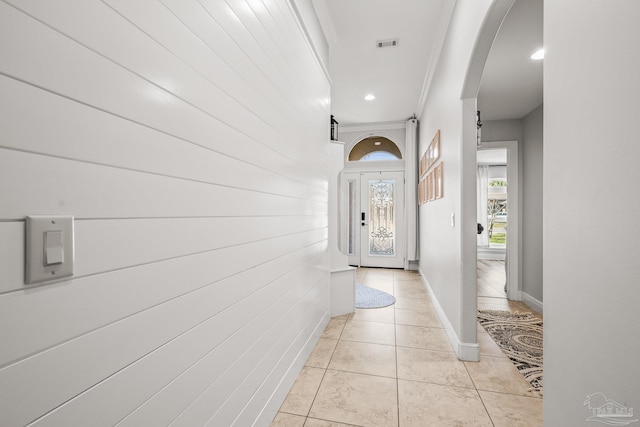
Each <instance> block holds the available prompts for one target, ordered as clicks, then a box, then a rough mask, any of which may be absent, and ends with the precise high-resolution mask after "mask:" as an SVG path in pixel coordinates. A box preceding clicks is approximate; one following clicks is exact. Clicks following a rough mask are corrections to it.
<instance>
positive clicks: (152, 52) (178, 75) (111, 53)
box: [9, 0, 297, 158]
mask: <svg viewBox="0 0 640 427" xmlns="http://www.w3.org/2000/svg"><path fill="white" fill-rule="evenodd" d="M9 1H10V2H11V0H9ZM66 2H67V3H68V4H69V5H70V6H72V7H73V8H74V10H75V12H76V13H77V15H75V14H74V15H70V14H69V13H66V11H65V10H64V9H62V8H60V7H59V5H54V4H52V3H37V2H34V3H24V2H15V1H14V2H12V3H13V4H14V5H15V6H16V7H19V8H20V9H21V10H24V11H25V12H27V13H29V14H30V15H31V16H34V17H36V18H38V19H42V18H45V19H47V24H48V25H50V26H51V27H53V28H54V29H56V30H57V31H59V32H60V33H62V34H65V35H66V36H67V37H69V38H71V39H72V40H81V41H82V44H83V45H85V46H87V47H88V48H89V49H91V50H93V51H95V52H97V53H98V54H100V55H102V56H104V57H106V58H109V59H110V60H111V61H113V62H114V63H116V64H118V65H120V66H122V67H124V68H125V69H127V70H129V71H130V72H132V73H134V74H136V75H137V76H140V77H142V78H144V79H145V80H147V81H149V82H151V83H152V84H154V85H156V86H158V87H160V88H162V89H163V90H165V91H167V92H168V93H170V94H172V95H173V96H175V97H177V98H179V99H181V100H183V101H185V102H187V103H188V104H190V105H192V106H194V107H195V108H198V109H199V110H201V111H203V112H205V113H206V114H208V115H210V116H211V117H215V118H216V119H218V120H220V121H222V122H223V123H225V124H226V125H228V126H229V127H231V128H233V129H237V130H241V131H242V132H243V133H245V134H246V135H247V136H248V137H250V138H252V139H253V140H254V141H260V142H261V143H262V144H264V145H266V146H267V147H269V148H271V149H273V150H275V151H276V152H278V153H280V154H282V155H284V156H286V157H293V158H297V156H295V155H293V154H297V153H296V151H297V149H296V145H295V144H294V143H293V141H292V140H291V139H289V138H288V136H287V135H285V134H283V133H282V130H281V129H282V128H280V129H278V128H276V127H275V126H272V125H270V124H269V123H268V121H266V119H265V118H263V117H261V114H260V111H255V112H254V111H252V110H251V109H249V108H247V107H246V106H244V105H242V104H241V103H240V102H238V100H236V99H235V98H234V97H233V96H232V94H229V93H228V92H226V91H224V90H223V89H222V87H220V86H218V85H217V84H215V83H212V82H211V81H210V80H209V79H207V78H205V77H204V76H203V75H202V74H200V73H198V72H197V71H196V70H194V69H193V68H192V67H191V66H189V64H187V63H185V62H183V61H181V60H179V59H178V58H177V57H176V56H175V55H174V54H173V53H171V52H170V51H168V50H167V49H165V48H164V47H163V46H162V45H160V44H159V43H157V41H155V40H154V39H152V38H150V37H149V36H148V35H147V34H145V33H143V32H141V31H140V30H139V29H138V28H137V27H135V26H134V25H132V24H131V23H130V22H129V21H127V20H125V19H123V17H122V16H120V15H118V14H117V13H115V12H114V11H113V10H112V9H111V8H109V7H108V6H107V5H105V4H104V3H102V2H100V1H95V0H80V1H78V0H75V1H74V0H67V1H66ZM76 16H82V17H83V19H77V17H76ZM131 46H135V49H131V48H130V47H131ZM140 53H143V54H140ZM159 70H162V71H161V72H159ZM175 82H181V84H180V85H176V84H175ZM231 89H232V88H231ZM292 155H293V156H292Z"/></svg>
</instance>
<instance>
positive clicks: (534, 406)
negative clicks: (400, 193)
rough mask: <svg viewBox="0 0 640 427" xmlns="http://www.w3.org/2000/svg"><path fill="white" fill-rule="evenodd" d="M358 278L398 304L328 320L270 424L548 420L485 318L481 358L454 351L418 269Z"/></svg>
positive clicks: (363, 273) (320, 426)
mask: <svg viewBox="0 0 640 427" xmlns="http://www.w3.org/2000/svg"><path fill="white" fill-rule="evenodd" d="M357 281H358V283H362V284H364V285H367V286H370V287H374V288H377V289H380V290H382V291H385V292H388V293H391V294H393V295H394V296H395V297H396V299H397V301H396V304H394V305H392V306H390V307H385V308H380V309H368V310H360V309H357V310H356V312H355V313H354V314H350V315H344V316H339V317H335V318H333V319H331V321H330V322H329V325H328V326H327V328H326V330H325V332H324V334H323V335H322V338H320V341H319V342H318V344H317V346H316V348H315V349H314V351H313V353H312V354H311V356H310V357H309V359H308V360H307V363H306V365H305V367H304V368H303V370H302V372H301V374H300V376H299V377H298V380H297V381H296V383H295V384H294V386H293V387H292V389H291V391H290V392H289V395H288V397H287V399H286V400H285V402H284V403H283V405H282V406H281V408H280V412H279V413H278V415H277V417H276V419H275V420H274V422H273V423H272V426H278V427H282V426H286V427H289V426H290V427H294V426H295V427H301V426H307V427H328V426H336V427H340V426H385V427H388V426H401V427H406V426H420V427H424V426H474V427H475V426H495V427H500V426H505V427H507V426H508V427H513V426H541V425H542V399H541V398H540V397H539V396H538V395H536V394H535V392H531V391H529V390H530V387H529V384H528V383H527V382H526V381H525V379H524V378H523V377H522V376H521V375H520V374H519V373H518V371H517V370H516V368H515V367H514V365H513V364H512V363H511V361H510V360H509V359H507V358H506V357H505V356H504V354H503V353H502V351H501V350H500V349H499V348H498V346H497V345H496V344H495V343H494V342H493V341H492V339H491V338H490V337H489V336H488V334H487V333H486V332H485V331H484V329H482V327H481V326H478V342H479V344H480V354H481V359H482V360H481V361H480V362H462V361H460V360H458V359H457V358H456V356H455V354H454V352H453V351H452V349H451V346H450V344H449V340H448V339H447V336H446V333H445V330H444V329H443V327H442V324H441V323H440V321H439V318H438V316H437V314H436V311H435V310H434V308H433V306H432V304H431V302H430V300H429V297H428V295H427V293H426V291H425V290H424V286H423V284H422V281H421V278H420V276H419V275H418V274H417V273H415V272H409V271H403V270H387V269H367V268H360V269H358V272H357ZM505 309H506V307H505Z"/></svg>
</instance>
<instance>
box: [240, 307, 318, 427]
mask: <svg viewBox="0 0 640 427" xmlns="http://www.w3.org/2000/svg"><path fill="white" fill-rule="evenodd" d="M329 320H330V317H329V312H328V311H327V312H326V313H325V314H324V316H322V319H320V322H319V323H318V324H317V325H316V327H315V329H314V331H313V333H312V334H311V336H310V337H309V339H308V340H307V342H306V343H305V345H304V347H303V348H302V350H300V352H299V353H298V355H297V357H296V359H295V360H294V361H293V362H292V363H291V365H290V366H289V370H288V371H287V373H286V374H285V375H284V376H283V377H282V380H281V381H280V383H279V384H278V387H277V388H276V390H274V391H273V393H272V394H271V398H270V399H269V401H268V402H267V403H266V405H265V406H264V408H263V409H262V411H261V412H260V414H259V415H258V417H257V418H256V420H255V421H254V422H253V424H252V425H253V426H256V427H258V426H265V427H267V426H270V425H271V422H272V421H273V419H274V418H275V416H276V415H277V413H278V410H279V409H280V406H282V403H283V402H284V400H285V399H286V397H287V395H288V394H289V390H291V387H293V383H295V382H296V380H297V379H298V376H299V375H300V372H301V371H302V368H303V367H304V364H305V363H307V359H309V356H310V355H311V352H312V351H313V349H314V348H315V347H316V344H317V343H318V340H319V339H320V336H321V335H322V333H323V332H324V329H325V328H326V326H327V324H328V323H329Z"/></svg>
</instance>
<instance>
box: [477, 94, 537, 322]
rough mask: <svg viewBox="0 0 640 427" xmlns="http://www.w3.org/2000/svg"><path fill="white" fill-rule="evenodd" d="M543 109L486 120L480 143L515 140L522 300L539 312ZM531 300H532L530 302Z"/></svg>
mask: <svg viewBox="0 0 640 427" xmlns="http://www.w3.org/2000/svg"><path fill="white" fill-rule="evenodd" d="M542 112H543V106H542V105H541V106H539V107H538V108H536V109H535V110H533V111H532V112H530V113H529V114H527V115H526V116H525V117H523V118H522V119H510V120H488V121H486V122H484V125H483V126H482V140H483V141H518V144H519V147H521V149H520V151H519V153H520V159H519V160H520V165H519V169H520V171H521V175H522V179H521V188H520V193H521V201H522V207H521V212H522V221H521V223H522V232H521V234H520V236H522V242H520V243H521V247H522V252H521V263H522V268H521V272H522V276H521V284H520V290H521V291H522V292H524V295H523V301H524V302H526V303H528V304H530V305H532V306H534V307H533V308H534V309H536V310H539V309H540V305H539V303H543V302H544V301H543V292H542V288H543V284H542V282H543V277H542V269H543V262H542V253H543V250H542V170H543V161H542V160H543V159H542V153H543V135H542V129H543V123H542ZM531 298H533V300H532V299H531Z"/></svg>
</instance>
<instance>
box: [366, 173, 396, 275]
mask: <svg viewBox="0 0 640 427" xmlns="http://www.w3.org/2000/svg"><path fill="white" fill-rule="evenodd" d="M360 178H361V182H360V186H361V191H360V197H361V202H360V207H361V212H360V215H361V217H360V220H361V224H360V225H361V227H360V242H361V244H360V248H361V251H360V265H362V266H367V267H389V268H403V267H404V249H405V248H404V239H403V231H404V228H403V226H404V223H403V221H402V219H403V218H404V216H403V215H404V177H403V174H402V172H367V173H363V174H362V175H361V177H360Z"/></svg>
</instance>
